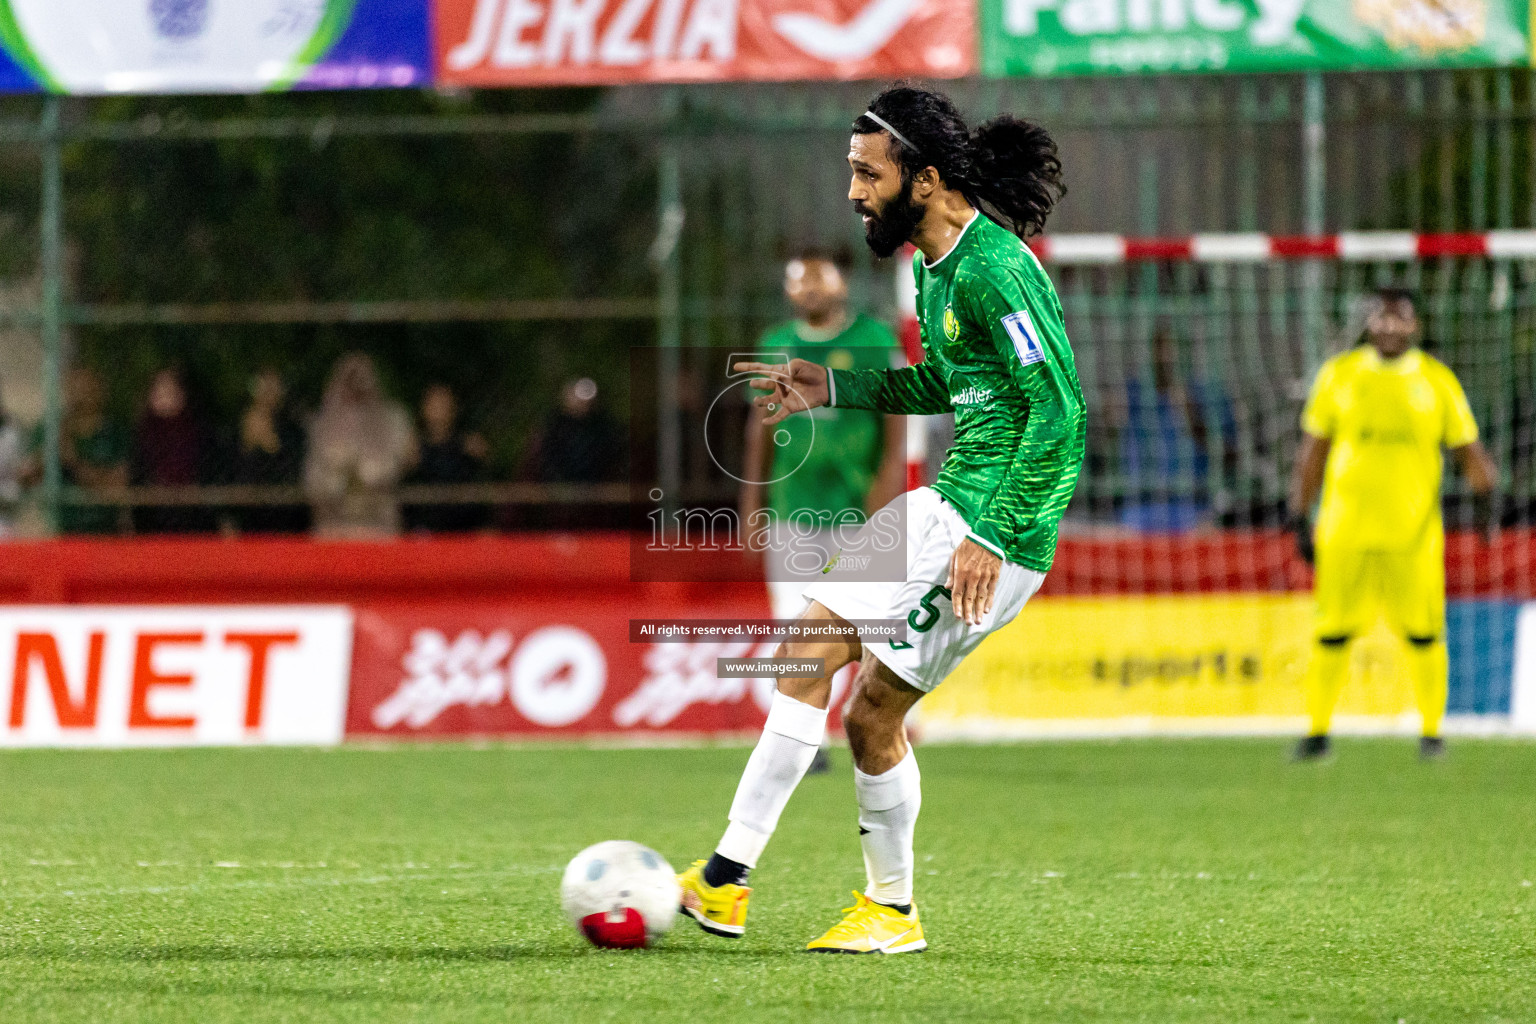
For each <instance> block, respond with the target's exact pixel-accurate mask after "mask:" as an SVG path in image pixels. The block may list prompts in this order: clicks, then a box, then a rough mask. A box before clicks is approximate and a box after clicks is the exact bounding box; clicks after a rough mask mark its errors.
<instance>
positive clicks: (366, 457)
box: [304, 352, 416, 537]
mask: <svg viewBox="0 0 1536 1024" xmlns="http://www.w3.org/2000/svg"><path fill="white" fill-rule="evenodd" d="M415 462H416V434H415V431H414V430H412V428H411V418H410V414H409V413H407V412H406V410H405V408H404V407H403V406H402V405H401V404H400V403H399V402H396V401H394V400H392V399H390V398H389V397H387V396H386V395H385V394H384V393H383V391H382V390H381V388H380V387H379V378H378V373H377V371H375V369H374V366H373V360H371V359H369V358H368V356H366V355H364V354H363V353H361V352H351V353H348V354H347V355H344V356H342V357H341V358H340V359H338V360H337V361H336V366H335V368H334V369H333V370H332V371H331V379H330V381H329V382H328V383H327V384H326V386H325V397H324V399H323V400H322V402H321V405H320V412H319V414H318V415H316V417H315V421H314V424H313V426H312V427H311V428H310V435H309V454H308V456H307V457H306V459H305V462H304V486H305V489H306V490H307V491H308V492H309V496H310V501H311V502H312V503H313V508H314V522H315V532H316V533H317V534H319V535H321V536H328V537H388V536H393V535H394V534H397V533H399V531H400V506H399V502H398V501H397V500H396V499H395V494H394V488H395V485H396V484H398V483H399V482H400V478H401V477H402V476H404V474H405V471H406V470H407V469H408V468H409V467H411V466H412V465H414V464H415Z"/></svg>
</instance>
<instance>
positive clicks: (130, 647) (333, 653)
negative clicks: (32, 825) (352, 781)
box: [0, 605, 352, 747]
mask: <svg viewBox="0 0 1536 1024" xmlns="http://www.w3.org/2000/svg"><path fill="white" fill-rule="evenodd" d="M351 667H352V612H351V610H350V609H348V608H345V607H337V606H329V605H320V606H315V605H295V606H283V607H243V606H241V607H236V606H223V607H192V606H171V607H161V606H146V607H103V606H90V607H8V608H0V746H31V747H54V746H81V747H84V746H99V747H128V746H190V745H221V746H222V745H234V744H255V743H282V744H331V743H338V742H340V740H341V738H342V732H343V727H344V723H345V719H346V708H347V681H348V677H349V675H350V674H351Z"/></svg>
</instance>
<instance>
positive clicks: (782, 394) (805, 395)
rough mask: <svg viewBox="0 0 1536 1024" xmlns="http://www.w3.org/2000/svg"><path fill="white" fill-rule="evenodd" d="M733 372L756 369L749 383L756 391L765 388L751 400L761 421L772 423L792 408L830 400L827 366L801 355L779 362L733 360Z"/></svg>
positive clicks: (805, 407) (804, 407) (799, 409)
mask: <svg viewBox="0 0 1536 1024" xmlns="http://www.w3.org/2000/svg"><path fill="white" fill-rule="evenodd" d="M732 368H733V369H734V370H735V371H736V372H737V373H760V374H762V376H761V377H758V378H755V379H754V380H753V381H752V382H751V384H752V387H754V388H756V389H757V390H758V391H766V392H768V393H767V394H766V395H759V396H758V397H757V398H755V399H753V400H752V404H753V405H755V406H757V407H758V408H759V409H761V410H763V423H764V424H765V425H767V426H772V425H773V424H775V423H778V422H779V421H780V420H782V419H784V417H786V416H788V415H789V414H790V413H792V412H805V411H807V410H809V409H814V408H816V407H817V406H820V405H827V404H829V403H830V402H831V401H832V394H831V390H830V389H829V388H828V386H827V368H826V367H825V366H822V365H820V364H818V363H812V362H807V361H806V360H804V359H791V360H790V361H789V365H788V367H787V368H786V366H785V365H784V364H783V363H736V364H734V366H733V367H732Z"/></svg>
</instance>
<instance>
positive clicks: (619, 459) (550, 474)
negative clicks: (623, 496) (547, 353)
mask: <svg viewBox="0 0 1536 1024" xmlns="http://www.w3.org/2000/svg"><path fill="white" fill-rule="evenodd" d="M533 465H534V479H536V480H539V481H542V482H544V483H569V484H594V483H604V482H607V481H610V480H614V479H617V478H618V476H619V473H620V470H621V468H622V465H623V452H622V450H621V447H620V443H619V431H618V427H617V425H616V424H615V423H614V421H613V417H611V416H609V415H608V412H607V410H606V409H604V408H603V407H602V406H601V405H599V404H598V401H597V383H596V382H595V381H594V380H593V379H592V378H591V377H582V378H581V379H580V380H573V381H567V382H566V385H565V387H563V388H561V389H560V407H559V408H558V409H556V410H554V411H553V412H551V413H550V414H549V415H548V416H546V417H545V419H544V425H543V427H542V428H541V429H540V431H539V434H538V437H537V439H536V440H535V442H534V452H533Z"/></svg>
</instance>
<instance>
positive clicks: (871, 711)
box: [843, 690, 902, 760]
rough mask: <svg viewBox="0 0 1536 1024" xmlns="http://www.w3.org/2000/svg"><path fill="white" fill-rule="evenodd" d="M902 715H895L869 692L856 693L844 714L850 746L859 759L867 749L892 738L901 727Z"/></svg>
mask: <svg viewBox="0 0 1536 1024" xmlns="http://www.w3.org/2000/svg"><path fill="white" fill-rule="evenodd" d="M901 723H902V717H901V716H899V715H897V716H893V715H892V714H891V712H890V709H888V708H883V707H881V706H880V703H879V702H878V701H877V700H875V699H873V698H872V697H871V696H870V695H869V694H868V693H866V692H864V691H863V690H860V691H859V692H858V693H856V694H854V697H853V700H852V701H851V702H850V703H849V705H848V713H847V714H846V715H844V716H843V731H844V732H846V733H847V734H848V746H849V747H850V748H852V750H853V755H854V758H855V759H856V760H857V759H858V758H859V757H860V756H861V755H862V754H863V753H864V752H865V751H867V750H871V749H873V748H875V747H876V746H878V745H879V744H880V743H881V742H882V741H885V740H888V739H890V738H891V737H892V736H894V735H895V734H896V733H897V731H898V730H900V728H901Z"/></svg>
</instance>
